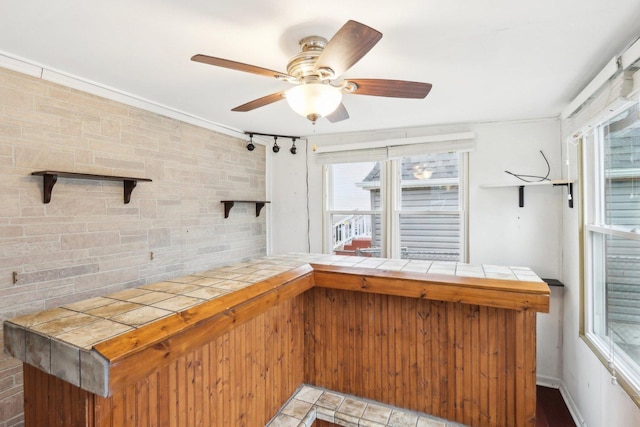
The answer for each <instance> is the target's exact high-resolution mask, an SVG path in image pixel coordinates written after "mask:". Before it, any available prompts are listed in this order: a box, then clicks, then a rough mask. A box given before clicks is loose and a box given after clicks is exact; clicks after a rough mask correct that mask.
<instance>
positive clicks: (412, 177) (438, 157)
mask: <svg viewBox="0 0 640 427" xmlns="http://www.w3.org/2000/svg"><path fill="white" fill-rule="evenodd" d="M420 157H421V161H412V162H408V161H404V162H403V163H402V165H403V167H402V180H403V181H422V180H424V181H428V180H429V179H431V180H436V179H453V178H457V177H458V154H457V153H440V154H431V155H425V156H420ZM412 158H413V159H416V158H418V157H417V156H414V157H412ZM427 171H431V172H432V173H431V175H430V176H429V177H428V179H426V178H424V177H427V176H428V173H425V172H427ZM421 175H422V177H423V178H421ZM374 181H380V163H376V164H375V166H374V167H373V169H371V171H370V172H369V174H368V175H367V176H366V177H365V178H364V179H363V180H362V182H374Z"/></svg>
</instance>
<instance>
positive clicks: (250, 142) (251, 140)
mask: <svg viewBox="0 0 640 427" xmlns="http://www.w3.org/2000/svg"><path fill="white" fill-rule="evenodd" d="M255 149H256V146H255V145H253V134H252V133H250V134H249V143H248V144H247V150H249V151H253V150H255Z"/></svg>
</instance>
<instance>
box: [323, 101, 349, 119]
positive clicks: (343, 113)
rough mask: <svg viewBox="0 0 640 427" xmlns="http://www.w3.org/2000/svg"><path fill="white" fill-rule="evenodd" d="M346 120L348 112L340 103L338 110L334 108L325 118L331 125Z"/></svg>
mask: <svg viewBox="0 0 640 427" xmlns="http://www.w3.org/2000/svg"><path fill="white" fill-rule="evenodd" d="M348 118H349V112H348V111H347V109H346V108H345V107H344V104H343V103H342V102H341V103H340V105H338V108H336V109H335V111H334V112H333V113H331V114H329V115H328V116H327V120H329V121H330V122H331V123H337V122H341V121H343V120H347V119H348Z"/></svg>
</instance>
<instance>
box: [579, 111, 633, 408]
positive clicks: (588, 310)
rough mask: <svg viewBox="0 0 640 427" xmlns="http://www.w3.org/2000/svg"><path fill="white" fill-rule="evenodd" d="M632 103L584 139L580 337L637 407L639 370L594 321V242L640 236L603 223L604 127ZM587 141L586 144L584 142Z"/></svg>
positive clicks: (601, 309)
mask: <svg viewBox="0 0 640 427" xmlns="http://www.w3.org/2000/svg"><path fill="white" fill-rule="evenodd" d="M633 105H634V102H629V103H625V104H624V105H622V106H621V107H620V108H619V109H617V110H615V111H612V112H611V114H610V115H609V117H608V118H607V120H604V121H602V122H600V123H598V124H597V125H596V126H594V127H593V128H594V129H595V131H594V133H592V134H587V135H586V136H585V137H583V143H582V146H583V154H582V159H581V162H582V165H583V167H582V171H583V173H582V180H583V183H584V187H583V202H582V210H583V213H582V215H583V240H584V243H583V247H584V250H583V251H584V256H583V274H584V276H583V277H584V283H583V296H584V300H583V314H584V316H583V325H582V329H583V331H582V332H583V338H584V339H585V341H586V342H587V344H588V345H589V347H590V348H591V349H592V351H594V353H595V354H596V355H597V356H598V358H599V359H600V360H601V361H602V362H603V363H604V364H605V366H606V367H607V369H608V370H609V371H610V372H611V375H612V381H614V382H616V381H617V382H619V383H621V385H622V386H623V388H624V389H625V390H626V391H627V393H629V395H630V396H631V397H632V399H633V400H634V401H635V402H636V404H637V405H639V406H640V397H639V396H640V369H638V367H637V365H638V364H637V362H636V363H634V361H633V360H632V359H631V358H630V357H629V356H628V355H627V354H626V353H625V352H624V351H623V350H622V349H621V348H619V347H618V346H617V344H615V342H614V341H613V339H611V338H607V337H605V336H602V335H600V334H599V333H598V332H597V331H596V330H597V329H598V325H597V322H598V321H601V322H605V323H604V325H606V320H603V319H602V316H603V314H604V313H605V312H606V308H605V304H606V295H605V296H604V297H602V296H600V295H598V294H597V292H598V290H597V289H596V288H597V286H598V285H597V280H598V278H597V277H596V276H595V271H600V272H601V271H604V268H603V267H602V265H603V264H604V263H605V261H606V260H604V259H603V258H601V257H597V256H596V255H594V252H595V251H597V249H598V244H597V242H595V241H596V239H599V238H602V239H606V238H607V236H616V237H621V238H624V239H629V240H636V241H640V233H638V232H634V231H632V228H631V227H625V226H616V225H610V224H606V223H605V212H604V208H605V202H604V194H605V188H604V183H605V179H604V178H605V177H604V155H603V153H604V150H603V145H602V144H603V143H604V141H603V140H604V136H603V135H604V132H603V125H604V123H606V122H607V121H608V120H609V118H612V117H615V116H616V115H617V114H620V113H622V112H623V111H625V110H627V109H629V108H630V107H632V106H633ZM584 138H586V141H584Z"/></svg>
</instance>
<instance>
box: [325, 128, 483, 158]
mask: <svg viewBox="0 0 640 427" xmlns="http://www.w3.org/2000/svg"><path fill="white" fill-rule="evenodd" d="M474 138H475V134H474V133H473V132H463V133H456V134H448V135H431V136H422V137H412V138H401V139H392V140H383V141H372V142H367V143H357V144H348V145H342V144H339V145H335V146H325V147H321V148H320V149H318V152H317V153H316V154H315V160H316V162H317V163H318V164H322V165H328V164H337V163H358V162H378V161H384V160H389V159H396V158H400V157H406V156H413V155H420V154H435V153H448V152H468V151H473V150H474V149H475V139H474Z"/></svg>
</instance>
